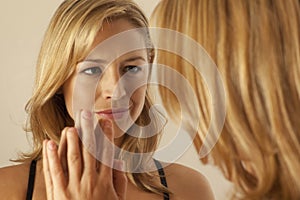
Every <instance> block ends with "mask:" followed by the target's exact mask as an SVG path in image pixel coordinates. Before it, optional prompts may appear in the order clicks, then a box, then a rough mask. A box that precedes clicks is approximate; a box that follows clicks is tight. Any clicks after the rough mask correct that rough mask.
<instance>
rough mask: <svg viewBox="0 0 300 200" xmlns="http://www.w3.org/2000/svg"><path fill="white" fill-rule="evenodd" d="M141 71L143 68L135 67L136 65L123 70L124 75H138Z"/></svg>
mask: <svg viewBox="0 0 300 200" xmlns="http://www.w3.org/2000/svg"><path fill="white" fill-rule="evenodd" d="M141 70H142V68H141V67H139V66H135V65H129V66H126V67H124V68H123V72H124V73H127V72H130V73H138V72H139V71H141Z"/></svg>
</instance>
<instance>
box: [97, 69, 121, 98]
mask: <svg viewBox="0 0 300 200" xmlns="http://www.w3.org/2000/svg"><path fill="white" fill-rule="evenodd" d="M120 78H121V75H120V73H119V69H118V67H117V66H115V65H110V66H108V67H107V68H106V69H105V70H104V72H103V74H102V77H101V79H100V81H99V84H98V88H97V90H98V91H97V93H98V94H99V95H100V96H101V97H102V98H103V99H105V100H110V99H113V100H118V99H121V98H122V97H124V96H125V95H126V90H125V88H124V85H123V84H122V81H120Z"/></svg>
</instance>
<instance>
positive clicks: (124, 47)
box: [86, 19, 147, 61]
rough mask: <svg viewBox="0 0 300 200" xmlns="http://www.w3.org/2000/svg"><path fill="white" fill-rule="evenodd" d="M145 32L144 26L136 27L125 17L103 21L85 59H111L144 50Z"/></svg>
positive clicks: (145, 43)
mask: <svg viewBox="0 0 300 200" xmlns="http://www.w3.org/2000/svg"><path fill="white" fill-rule="evenodd" d="M146 32H147V31H146V28H136V27H135V26H134V25H132V24H131V23H130V22H129V21H128V20H126V19H117V20H114V21H110V22H105V23H104V24H103V26H102V28H101V30H99V32H98V33H97V35H96V37H95V39H94V42H93V45H92V50H91V51H90V53H89V55H88V56H87V57H86V59H105V60H107V61H112V60H114V59H115V58H117V57H120V56H122V55H124V54H128V53H130V52H134V51H135V52H136V51H141V50H144V51H143V52H146V51H145V49H146V48H147V42H146V38H147V35H146Z"/></svg>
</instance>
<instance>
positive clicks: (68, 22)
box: [19, 0, 168, 195]
mask: <svg viewBox="0 0 300 200" xmlns="http://www.w3.org/2000/svg"><path fill="white" fill-rule="evenodd" d="M119 18H124V19H127V20H128V21H129V22H130V23H131V24H133V25H134V26H135V27H136V28H142V27H146V28H147V27H148V21H147V18H146V17H145V15H144V14H143V12H142V11H141V10H140V8H139V7H138V6H137V5H136V4H135V3H133V2H132V1H130V0H65V1H64V2H63V3H62V4H61V5H60V6H59V8H58V9H57V10H56V12H55V14H54V16H53V18H52V19H51V22H50V24H49V26H48V29H47V31H46V34H45V36H44V40H43V43H42V47H41V50H40V53H39V57H38V62H37V68H36V79H35V86H34V91H33V95H32V97H31V99H30V100H29V102H28V103H27V105H26V111H27V113H28V122H27V127H26V128H25V129H26V131H28V132H32V134H33V148H34V149H33V151H32V152H31V153H27V154H26V153H24V154H22V155H21V157H20V159H19V161H26V160H32V159H39V158H41V150H42V142H43V140H44V139H51V140H54V141H56V142H57V143H59V140H60V133H61V131H62V129H63V128H64V127H66V126H74V121H73V119H72V118H71V116H70V115H69V114H68V112H67V109H66V105H65V100H64V97H63V94H62V92H61V90H62V89H61V88H62V85H63V84H64V83H65V81H66V80H67V79H68V78H69V77H70V76H71V75H72V74H73V72H74V71H75V69H76V65H77V63H78V62H79V61H81V60H83V59H84V58H85V57H86V56H87V55H88V54H89V52H90V50H91V46H92V44H93V42H94V38H95V36H96V35H97V33H98V31H99V30H100V29H101V28H102V25H103V23H104V22H108V23H109V22H110V21H113V20H116V19H119ZM145 40H146V42H150V41H151V40H150V37H149V35H148V33H146V37H145ZM153 52H154V51H153V48H149V49H148V53H149V55H150V57H149V62H150V63H152V61H153V57H154V54H153ZM151 105H152V103H151V99H150V96H149V93H148V92H147V94H146V97H145V105H144V108H143V111H142V113H141V115H140V117H139V118H138V120H137V121H138V122H145V123H148V122H149V116H148V110H149V108H150V107H151ZM143 125H146V124H143ZM123 141H124V142H123V144H122V146H121V148H122V149H124V150H127V151H130V152H141V153H142V152H154V150H155V149H156V147H157V144H158V141H159V134H156V135H155V136H153V137H151V138H147V139H142V138H136V137H132V136H129V135H126V136H125V138H124V140H123ZM129 162H130V161H129ZM127 176H128V178H129V180H131V182H132V183H133V184H135V185H136V186H137V187H139V188H141V189H143V190H144V191H147V192H154V193H157V194H161V195H163V192H168V190H167V189H166V188H165V187H164V186H162V185H160V184H156V183H153V181H152V177H153V174H151V173H140V174H139V173H135V174H132V173H127Z"/></svg>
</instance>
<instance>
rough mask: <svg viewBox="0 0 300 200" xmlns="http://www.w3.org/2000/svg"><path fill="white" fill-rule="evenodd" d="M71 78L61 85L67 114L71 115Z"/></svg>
mask: <svg viewBox="0 0 300 200" xmlns="http://www.w3.org/2000/svg"><path fill="white" fill-rule="evenodd" d="M73 85H74V84H73V80H67V81H66V83H65V84H64V85H63V95H64V99H65V104H66V108H67V111H68V113H69V115H70V116H71V117H72V118H73V119H74V117H73V108H72V107H73V103H72V102H73V101H72V99H73Z"/></svg>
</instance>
